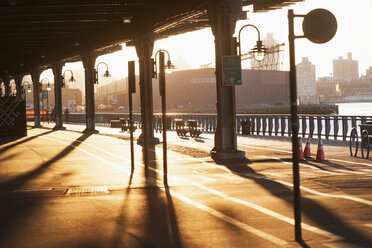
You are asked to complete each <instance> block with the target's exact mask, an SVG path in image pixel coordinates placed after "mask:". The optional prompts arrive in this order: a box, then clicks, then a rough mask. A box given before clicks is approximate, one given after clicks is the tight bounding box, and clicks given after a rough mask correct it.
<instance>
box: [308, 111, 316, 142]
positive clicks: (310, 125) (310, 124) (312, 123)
mask: <svg viewBox="0 0 372 248" xmlns="http://www.w3.org/2000/svg"><path fill="white" fill-rule="evenodd" d="M314 128H315V123H314V116H313V115H311V116H309V129H310V130H309V135H310V137H311V138H312V137H313V134H314Z"/></svg>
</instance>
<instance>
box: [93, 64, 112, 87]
mask: <svg viewBox="0 0 372 248" xmlns="http://www.w3.org/2000/svg"><path fill="white" fill-rule="evenodd" d="M101 64H104V65H105V66H106V71H105V74H103V77H104V78H105V79H106V80H108V79H109V78H110V77H111V74H110V72H109V69H108V65H107V64H106V63H105V62H99V63H98V64H97V66H96V68H95V69H94V77H95V78H94V83H95V84H98V68H99V66H100V65H101Z"/></svg>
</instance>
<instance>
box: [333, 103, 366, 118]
mask: <svg viewBox="0 0 372 248" xmlns="http://www.w3.org/2000/svg"><path fill="white" fill-rule="evenodd" d="M336 105H338V111H339V115H357V116H372V102H353V103H336Z"/></svg>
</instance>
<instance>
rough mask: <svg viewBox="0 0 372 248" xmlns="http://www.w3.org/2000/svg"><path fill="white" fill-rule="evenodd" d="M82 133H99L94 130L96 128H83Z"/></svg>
mask: <svg viewBox="0 0 372 248" xmlns="http://www.w3.org/2000/svg"><path fill="white" fill-rule="evenodd" d="M83 133H84V134H97V133H99V131H98V130H96V129H85V130H84V131H83Z"/></svg>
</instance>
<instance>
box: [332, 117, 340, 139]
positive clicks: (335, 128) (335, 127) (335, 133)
mask: <svg viewBox="0 0 372 248" xmlns="http://www.w3.org/2000/svg"><path fill="white" fill-rule="evenodd" d="M338 129H339V128H338V117H337V116H334V117H333V138H334V139H335V140H337V137H338Z"/></svg>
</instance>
